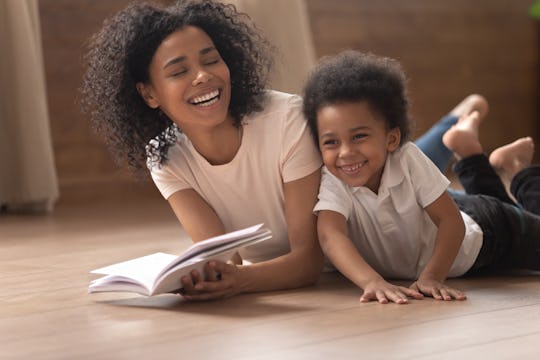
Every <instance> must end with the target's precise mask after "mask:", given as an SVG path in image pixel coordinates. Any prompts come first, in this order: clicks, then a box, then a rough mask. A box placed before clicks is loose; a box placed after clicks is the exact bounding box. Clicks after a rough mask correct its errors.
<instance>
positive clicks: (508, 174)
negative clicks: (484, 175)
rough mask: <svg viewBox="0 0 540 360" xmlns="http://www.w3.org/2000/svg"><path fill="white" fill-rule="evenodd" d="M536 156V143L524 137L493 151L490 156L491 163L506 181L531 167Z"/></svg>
mask: <svg viewBox="0 0 540 360" xmlns="http://www.w3.org/2000/svg"><path fill="white" fill-rule="evenodd" d="M533 155H534V141H533V139H532V138H531V137H524V138H521V139H517V140H516V141H514V142H512V143H510V144H507V145H504V146H501V147H500V148H497V149H495V150H493V152H492V153H491V155H489V163H490V164H491V166H493V168H495V170H496V171H497V172H498V173H499V175H500V176H502V177H504V178H505V180H506V181H511V180H512V179H513V178H514V176H515V175H516V174H517V173H518V172H519V171H521V170H523V169H524V168H526V167H527V166H529V165H531V162H532V159H533Z"/></svg>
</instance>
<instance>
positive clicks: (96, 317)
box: [0, 199, 540, 360]
mask: <svg viewBox="0 0 540 360" xmlns="http://www.w3.org/2000/svg"><path fill="white" fill-rule="evenodd" d="M89 204H92V205H89ZM188 245H189V242H188V241H187V240H186V238H185V234H184V233H183V232H182V229H181V227H180V226H179V225H178V223H177V222H176V221H175V219H174V217H173V215H172V213H171V211H170V210H169V208H168V207H167V205H166V203H165V202H164V201H161V200H152V199H150V200H145V201H140V202H138V203H137V202H123V203H122V205H118V204H117V205H113V204H112V203H110V202H88V201H85V202H79V203H73V204H60V205H59V206H58V208H57V210H56V211H55V213H54V214H53V215H50V216H44V217H40V216H14V215H0V246H1V251H0V284H1V286H0V334H1V336H0V359H164V358H167V359H171V358H173V359H223V358H224V359H452V360H453V359H473V358H474V359H520V360H523V359H539V358H540V345H539V344H540V276H535V275H529V276H520V277H518V276H498V277H490V278H473V279H459V280H453V281H452V282H451V283H452V284H453V285H454V286H456V287H459V288H461V289H463V290H465V291H466V292H467V294H468V296H469V299H468V300H467V301H465V302H437V301H433V300H431V299H427V300H423V301H414V302H412V303H411V304H410V305H406V306H399V305H394V304H389V305H379V304H376V303H369V304H360V303H358V297H359V295H360V293H361V292H360V290H358V289H357V288H355V287H354V286H352V285H351V284H350V283H348V282H347V281H346V280H344V279H343V278H341V277H340V276H339V275H337V274H335V273H333V274H324V275H323V276H322V278H321V280H320V282H319V283H318V284H317V285H316V286H313V287H309V288H304V289H299V290H293V291H283V292H272V293H260V294H249V295H240V296H237V297H235V298H231V299H228V300H225V301H219V302H207V303H185V302H183V301H182V300H181V298H180V297H179V296H175V295H164V296H158V297H154V298H145V297H141V296H136V295H132V294H113V293H109V294H92V295H88V294H87V292H86V290H87V286H88V283H89V281H90V280H91V279H93V278H94V276H92V275H90V274H89V271H90V270H92V269H95V268H97V267H100V266H103V265H108V264H110V263H114V262H118V261H120V260H124V259H129V258H132V257H136V256H141V255H145V254H148V253H151V252H155V251H165V252H171V253H178V252H180V251H181V250H182V249H183V248H185V247H187V246H188Z"/></svg>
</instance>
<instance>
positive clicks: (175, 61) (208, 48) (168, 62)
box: [163, 46, 217, 69]
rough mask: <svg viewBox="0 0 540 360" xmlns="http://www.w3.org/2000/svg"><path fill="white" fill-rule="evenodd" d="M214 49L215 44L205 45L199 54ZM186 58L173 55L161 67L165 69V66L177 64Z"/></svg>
mask: <svg viewBox="0 0 540 360" xmlns="http://www.w3.org/2000/svg"><path fill="white" fill-rule="evenodd" d="M216 50H217V49H216V48H215V46H209V47H206V48H204V49H202V50H201V51H199V54H201V55H205V54H208V53H210V52H212V51H216ZM186 58H187V57H186V56H178V57H175V58H174V59H171V60H169V61H167V62H166V63H165V65H164V66H163V69H165V68H167V67H169V66H171V65H174V64H178V63H180V62H182V61H185V60H186Z"/></svg>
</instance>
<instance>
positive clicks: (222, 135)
mask: <svg viewBox="0 0 540 360" xmlns="http://www.w3.org/2000/svg"><path fill="white" fill-rule="evenodd" d="M186 136H187V137H188V138H189V139H190V141H191V143H192V144H193V146H194V147H195V150H197V152H198V153H199V154H201V156H203V157H204V158H205V159H206V160H207V161H208V162H209V163H210V164H212V165H223V164H227V163H229V162H231V161H232V160H233V159H234V157H235V155H236V153H237V152H238V149H239V148H240V145H241V144H242V127H240V128H237V127H235V126H234V125H233V123H232V121H231V122H229V121H226V122H224V123H223V124H222V125H220V126H219V127H217V128H212V129H208V131H198V132H197V133H191V134H190V133H186Z"/></svg>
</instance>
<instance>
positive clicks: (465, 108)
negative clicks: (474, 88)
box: [450, 94, 489, 119]
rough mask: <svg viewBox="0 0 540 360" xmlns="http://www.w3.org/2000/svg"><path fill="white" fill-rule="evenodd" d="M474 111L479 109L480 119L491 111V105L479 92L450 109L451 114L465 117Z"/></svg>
mask: <svg viewBox="0 0 540 360" xmlns="http://www.w3.org/2000/svg"><path fill="white" fill-rule="evenodd" d="M473 111H478V116H479V117H480V119H483V118H485V117H486V115H487V113H488V111H489V105H488V102H487V100H486V98H485V97H483V96H482V95H479V94H471V95H469V96H467V97H466V98H465V99H463V100H462V101H461V102H460V103H459V104H457V105H456V107H455V108H453V109H452V111H450V114H451V115H455V116H459V117H463V116H466V115H469V114H470V113H472V112H473Z"/></svg>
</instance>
